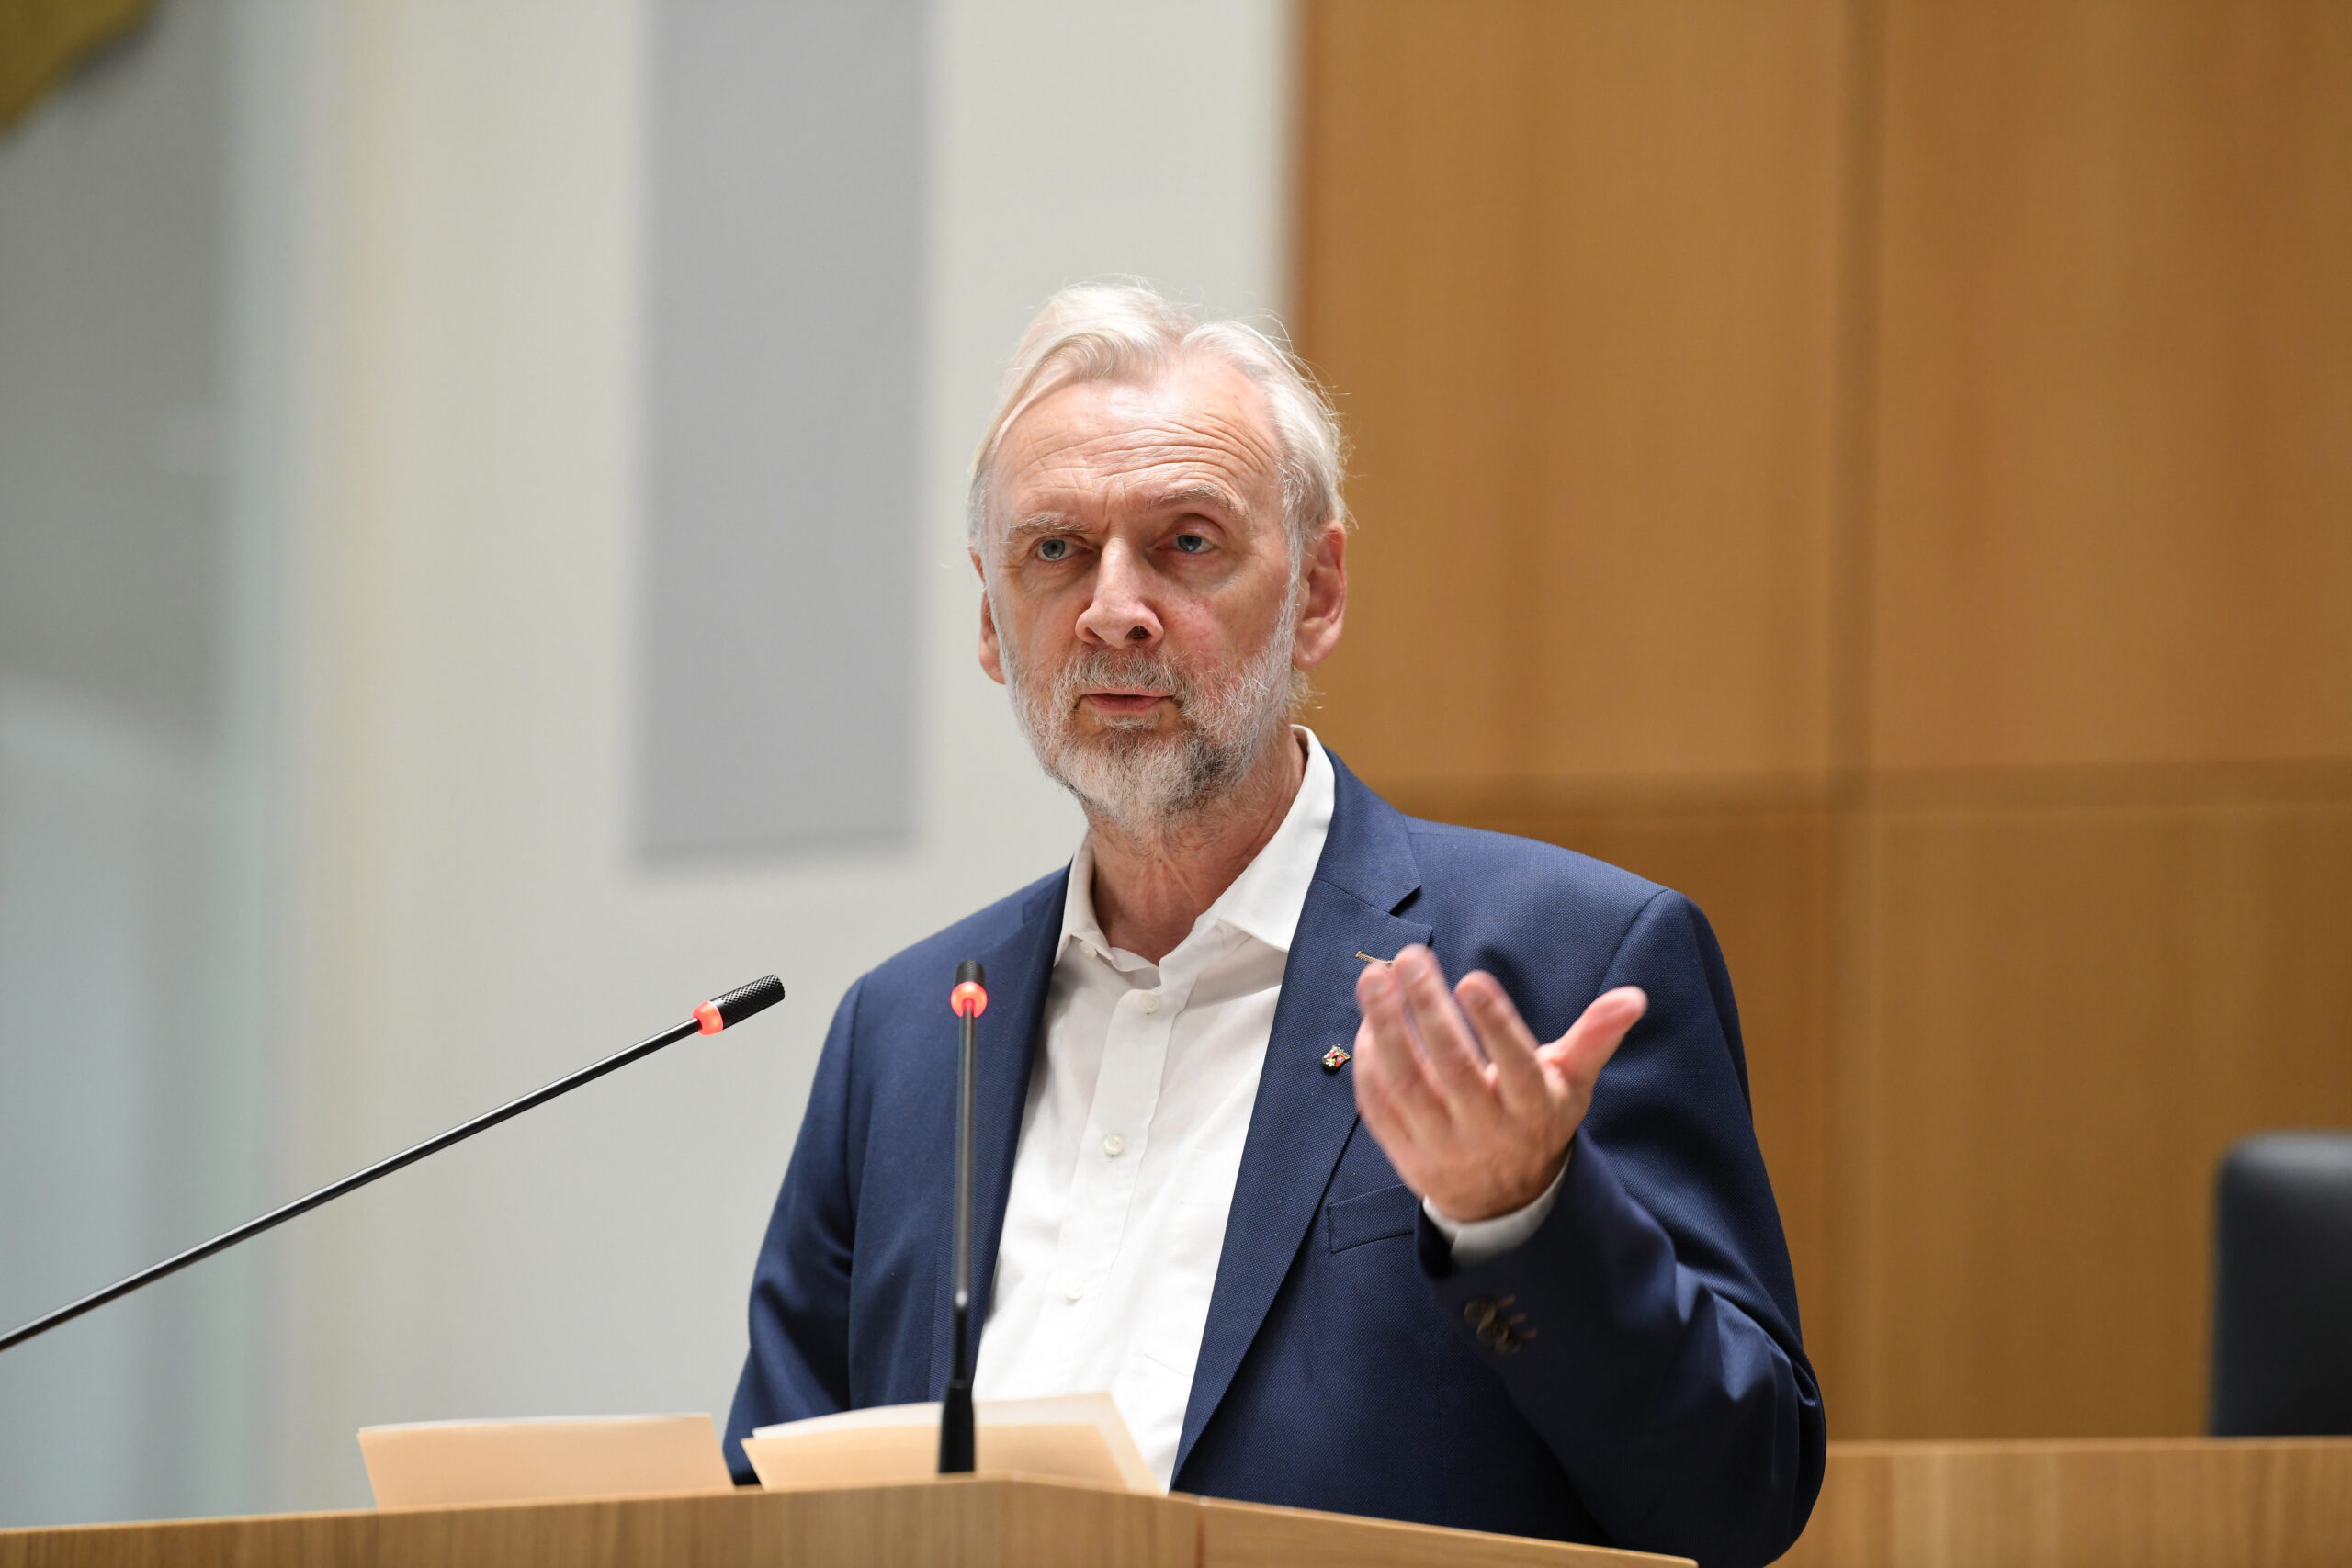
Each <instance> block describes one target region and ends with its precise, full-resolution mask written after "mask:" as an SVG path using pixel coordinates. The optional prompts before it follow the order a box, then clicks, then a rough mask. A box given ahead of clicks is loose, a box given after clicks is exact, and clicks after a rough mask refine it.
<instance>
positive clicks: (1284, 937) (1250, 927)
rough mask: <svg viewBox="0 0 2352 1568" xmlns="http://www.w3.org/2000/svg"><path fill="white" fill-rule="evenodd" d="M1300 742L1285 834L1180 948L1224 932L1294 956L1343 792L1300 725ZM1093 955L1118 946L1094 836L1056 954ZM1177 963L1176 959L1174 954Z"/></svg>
mask: <svg viewBox="0 0 2352 1568" xmlns="http://www.w3.org/2000/svg"><path fill="white" fill-rule="evenodd" d="M1291 731H1292V733H1293V734H1295V735H1296V736H1297V737H1298V738H1299V739H1300V740H1301V742H1302V743H1303V744H1304V745H1305V746H1306V777H1304V778H1303V779H1301V780H1300V781H1299V785H1298V794H1297V795H1294V796H1293V797H1292V798H1291V803H1290V810H1289V811H1288V812H1286V813H1284V814H1283V820H1282V826H1281V827H1279V828H1276V829H1274V836H1273V837H1272V838H1271V839H1269V840H1266V847H1265V848H1263V849H1261V850H1260V851H1259V852H1258V855H1257V858H1256V859H1254V860H1252V861H1251V862H1250V863H1249V864H1248V865H1247V866H1245V867H1243V868H1242V872H1241V874H1240V875H1239V876H1237V877H1235V878H1234V879H1233V885H1232V886H1229V887H1227V889H1226V890H1225V891H1224V892H1223V893H1220V894H1218V895H1217V897H1216V902H1215V903H1213V904H1211V905H1210V906H1209V907H1208V908H1206V909H1205V910H1204V911H1202V913H1201V918H1200V919H1198V920H1196V921H1194V922H1193V931H1192V934H1191V935H1189V936H1187V937H1186V938H1185V939H1184V942H1182V943H1180V944H1179V947H1180V948H1181V947H1182V946H1186V945H1189V944H1190V943H1191V942H1193V941H1194V940H1195V939H1196V938H1198V937H1199V936H1200V934H1201V933H1202V932H1204V931H1211V930H1214V929H1215V928H1216V927H1217V926H1220V925H1223V926H1227V927H1229V928H1231V929H1232V930H1234V931H1239V932H1241V933H1243V934H1244V935H1247V936H1251V937H1255V938H1256V939H1257V940H1258V941H1260V942H1264V943H1265V944H1266V945H1267V946H1268V947H1271V948H1272V949H1273V950H1274V951H1275V952H1277V953H1288V952H1289V951H1290V944H1291V938H1292V936H1293V935H1294V934H1295V932H1296V931H1297V930H1298V917H1299V914H1300V912H1301V911H1303V910H1304V909H1305V908H1306V891H1307V888H1308V887H1309V886H1311V885H1312V884H1313V883H1314V881H1315V868H1316V866H1317V864H1318V863H1321V861H1322V859H1323V843H1324V840H1326V839H1328V838H1329V836H1330V832H1331V807H1332V803H1333V801H1334V799H1335V798H1336V796H1337V795H1338V789H1339V786H1338V784H1337V781H1336V779H1335V778H1334V776H1333V774H1332V772H1331V759H1330V757H1329V755H1328V754H1326V753H1325V751H1324V750H1323V742H1322V741H1320V740H1318V739H1316V736H1315V732H1314V731H1313V730H1311V729H1309V728H1306V726H1305V725H1303V724H1300V725H1293V726H1292V727H1291ZM1072 938H1076V939H1077V940H1078V941H1080V942H1083V943H1085V944H1087V945H1089V946H1091V947H1092V948H1093V949H1095V950H1096V951H1097V952H1099V953H1103V954H1104V955H1105V956H1108V955H1109V953H1111V951H1112V949H1111V943H1110V942H1109V940H1108V939H1106V938H1105V937H1104V936H1103V928H1102V925H1101V924H1100V922H1098V921H1097V920H1096V919H1095V918H1094V839H1093V835H1091V834H1089V835H1088V836H1087V837H1086V839H1085V840H1083V841H1082V842H1080V845H1079V846H1078V853H1077V854H1076V855H1075V856H1074V857H1072V859H1071V861H1070V863H1069V888H1068V890H1067V891H1066V892H1065V893H1064V894H1063V896H1062V935H1061V944H1060V948H1059V949H1057V951H1066V950H1067V949H1068V948H1069V942H1070V940H1071V939H1072ZM1173 956H1174V954H1173V953H1171V954H1170V957H1171V958H1172V957H1173Z"/></svg>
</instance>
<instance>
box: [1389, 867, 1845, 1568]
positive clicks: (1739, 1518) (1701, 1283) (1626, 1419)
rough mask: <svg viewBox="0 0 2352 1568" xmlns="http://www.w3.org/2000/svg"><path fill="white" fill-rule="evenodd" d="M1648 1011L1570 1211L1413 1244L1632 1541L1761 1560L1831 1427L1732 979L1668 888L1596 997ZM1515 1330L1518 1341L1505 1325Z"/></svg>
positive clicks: (1531, 1413)
mask: <svg viewBox="0 0 2352 1568" xmlns="http://www.w3.org/2000/svg"><path fill="white" fill-rule="evenodd" d="M1623 985H1637V986H1640V987H1643V988H1644V989H1645V990H1646V991H1647V992H1648V993H1649V998H1650V1010H1649V1012H1648V1013H1647V1014H1646V1015H1645V1017H1644V1019H1643V1020H1642V1021H1641V1023H1640V1024H1638V1025H1637V1026H1636V1027H1635V1028H1634V1032H1632V1033H1631V1034H1629V1035H1628V1036H1627V1037H1626V1039H1625V1041H1624V1043H1623V1045H1621V1046H1620V1047H1619V1050H1618V1054H1617V1055H1616V1056H1615V1058H1614V1059H1612V1060H1611V1063H1610V1065H1609V1066H1608V1067H1607V1068H1606V1069H1604V1070H1603V1072H1602V1074H1601V1077H1600V1083H1599V1084H1598V1086H1597V1087H1596V1089H1595V1090H1594V1095H1593V1104H1592V1109H1591V1111H1590V1112H1589V1114H1588V1115H1587V1117H1586V1119H1585V1122H1584V1124H1583V1126H1582V1127H1580V1128H1579V1129H1578V1131H1577V1137H1576V1140H1575V1145H1574V1150H1573V1153H1572V1155H1571V1156H1570V1158H1569V1161H1568V1167H1567V1171H1566V1177H1565V1179H1564V1180H1563V1181H1562V1184H1561V1188H1560V1193H1559V1197H1558V1199H1557V1201H1555V1203H1554V1205H1553V1207H1552V1211H1551V1213H1549V1214H1548V1215H1546V1216H1545V1218H1544V1224H1543V1225H1542V1226H1541V1227H1540V1228H1539V1229H1538V1230H1537V1232H1536V1233H1535V1235H1533V1236H1532V1238H1530V1239H1529V1240H1528V1241H1527V1242H1526V1243H1524V1244H1523V1245H1521V1246H1520V1247H1516V1248H1514V1249H1513V1250H1511V1251H1510V1252H1506V1253H1503V1254H1501V1255H1500V1256H1498V1257H1496V1258H1489V1259H1487V1260H1486V1261H1484V1262H1481V1263H1478V1264H1476V1265H1473V1266H1470V1267H1467V1268H1464V1269H1454V1268H1453V1265H1452V1261H1451V1258H1450V1249H1449V1248H1448V1247H1446V1245H1445V1242H1444V1238H1443V1236H1442V1234H1441V1233H1439V1232H1438V1231H1437V1229H1436V1228H1435V1226H1434V1225H1432V1224H1430V1221H1429V1220H1428V1218H1427V1217H1426V1216H1423V1218H1422V1219H1421V1221H1420V1227H1421V1228H1420V1255H1421V1259H1422V1263H1423V1266H1424V1268H1425V1269H1426V1270H1427V1271H1428V1272H1429V1273H1430V1276H1431V1277H1432V1280H1433V1284H1434V1288H1435V1290H1436V1292H1437V1293H1438V1296H1439V1299H1440V1302H1441V1303H1442V1305H1443V1306H1444V1307H1445V1308H1446V1309H1447V1310H1448V1311H1449V1312H1450V1313H1451V1314H1453V1315H1455V1316H1456V1317H1457V1318H1461V1319H1463V1320H1464V1327H1463V1332H1464V1334H1465V1335H1472V1334H1474V1326H1473V1325H1476V1324H1477V1323H1481V1322H1486V1321H1487V1320H1488V1319H1491V1320H1492V1325H1490V1326H1488V1327H1487V1332H1486V1334H1485V1335H1484V1336H1483V1337H1477V1338H1476V1343H1477V1344H1478V1346H1479V1352H1478V1353H1479V1354H1480V1355H1481V1356H1482V1357H1484V1358H1485V1359H1486V1360H1487V1362H1488V1363H1489V1365H1491V1366H1492V1368H1493V1370H1494V1371H1495V1374H1496V1375H1497V1376H1498V1377H1499V1378H1500V1379H1501V1380H1502V1382H1503V1383H1504V1385H1505V1387H1506V1388H1507V1389H1508V1391H1509V1392H1510V1397H1511V1399H1512V1401H1513V1403H1514V1404H1517V1405H1518V1407H1519V1409H1520V1410H1521V1413H1522V1414H1523V1415H1524V1416H1526V1418H1527V1420H1528V1422H1529V1424H1530V1425H1532V1427H1534V1428H1535V1430H1536V1431H1537V1432H1538V1433H1539V1434H1541V1436H1542V1437H1543V1438H1544V1441H1545V1442H1546V1443H1547V1444H1548V1445H1549V1446H1550V1447H1551V1449H1552V1450H1553V1452H1554V1453H1555V1455H1556V1456H1557V1458H1558V1460H1559V1461H1560V1464H1561V1466H1562V1467H1563V1468H1564V1469H1565V1470H1566V1472H1567V1473H1568V1476H1569V1478H1570V1479H1571V1481H1572V1482H1573V1483H1574V1484H1575V1486H1576V1488H1577V1495H1578V1498H1579V1500H1580V1501H1581V1502H1582V1503H1583V1504H1584V1505H1585V1507H1586V1508H1587V1510H1588V1511H1589V1513H1590V1514H1591V1515H1592V1517H1594V1518H1595V1519H1596V1520H1598V1521H1599V1522H1600V1525H1601V1527H1602V1528H1603V1529H1606V1530H1608V1531H1609V1533H1610V1534H1611V1536H1612V1537H1613V1538H1614V1539H1615V1540H1616V1541H1617V1543H1618V1544H1619V1545H1621V1546H1625V1547H1630V1548H1639V1549H1642V1550H1645V1551H1665V1552H1674V1553H1679V1554H1683V1555H1688V1556H1691V1557H1695V1558H1697V1559H1698V1560H1699V1561H1700V1562H1703V1563H1706V1564H1708V1568H1718V1565H1721V1568H1733V1565H1736V1564H1743V1563H1764V1562H1770V1561H1771V1560H1772V1559H1773V1558H1775V1557H1778V1556H1779V1555H1780V1554H1781V1552H1783V1551H1786V1550H1787V1549H1788V1548H1789V1546H1790V1545H1791V1544H1792V1542H1793V1541H1794V1540H1796V1537H1797V1535H1798V1534H1799V1532H1800V1531H1802V1530H1803V1529H1804V1521H1805V1518H1806V1517H1807V1516H1808V1515H1809V1514H1810V1512H1811V1510H1812V1506H1813V1502H1814V1497H1815V1494H1816V1493H1817V1492H1818V1491H1819V1490H1820V1486H1821V1474H1822V1466H1823V1463H1824V1459H1825V1455H1826V1448H1827V1441H1828V1431H1827V1427H1826V1422H1825V1420H1824V1417H1823V1414H1822V1407H1821V1396H1820V1392H1819V1389H1818V1388H1817V1386H1816V1385H1815V1381H1814V1376H1813V1369H1812V1366H1811V1364H1810V1363H1809V1362H1808V1361H1807V1360H1806V1359H1805V1355H1804V1344H1803V1341H1802V1339H1801V1338H1800V1337H1799V1331H1798V1325H1797V1314H1796V1292H1795V1286H1794V1282H1793V1280H1792V1276H1791V1274H1790V1271H1789V1264H1788V1252H1787V1246H1786V1243H1785V1242H1784V1240H1783V1239H1782V1237H1781V1228H1780V1219H1779V1214H1778V1212H1777V1210H1776V1209H1775V1208H1774V1206H1773V1203H1772V1195H1771V1190H1770V1185H1769V1184H1768V1183H1767V1181H1766V1179H1765V1175H1764V1165H1763V1159H1762V1156H1761V1155H1760V1154H1759V1153H1758V1149H1757V1145H1756V1137H1755V1132H1754V1128H1753V1124H1752V1122H1751V1121H1750V1119H1749V1113H1748V1102H1747V1067H1746V1062H1745V1059H1744V1058H1743V1056H1742V1055H1741V1052H1740V1043H1739V1022H1738V1015H1737V1013H1736V1010H1735V1009H1734V1007H1733V1003H1732V998H1731V982H1730V978H1729V976H1728V975H1727V974H1726V972H1725V970H1724V963H1723V956H1722V953H1721V952H1720V951H1719V950H1718V948H1717V947H1716V945H1715V940H1714V935H1713V931H1710V930H1709V929H1708V926H1707V923H1706V919H1705V918H1704V917H1703V916H1702V915H1701V914H1700V913H1699V910H1698V908H1696V906H1694V905H1692V904H1691V902H1690V901H1689V900H1688V899H1686V898H1683V897H1681V896H1680V895H1679V894H1674V893H1668V892H1660V893H1658V894H1657V895H1656V896H1654V897H1652V898H1651V899H1650V900H1649V902H1648V903H1647V904H1646V905H1645V906H1644V907H1643V908H1642V909H1641V911H1640V913H1639V914H1637V915H1636V916H1635V917H1634V920H1633V923H1632V924H1631V926H1630V927H1629V928H1628V929H1627V931H1626V933H1625V936H1624V939H1623V942H1622V943H1621V944H1620V946H1619V948H1618V951H1617V953H1616V956H1615V957H1614V959H1613V960H1612V961H1611V964H1610V966H1609V969H1608V973H1607V976H1606V977H1605V979H1604V980H1603V981H1602V984H1601V989H1604V990H1605V989H1607V988H1609V987H1614V986H1623ZM1506 1330H1507V1331H1508V1332H1507V1334H1506V1332H1505V1331H1506Z"/></svg>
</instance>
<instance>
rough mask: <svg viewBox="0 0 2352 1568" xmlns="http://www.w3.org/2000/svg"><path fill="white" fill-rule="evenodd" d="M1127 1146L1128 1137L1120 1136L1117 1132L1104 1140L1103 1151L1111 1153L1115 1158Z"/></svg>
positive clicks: (1107, 1153)
mask: <svg viewBox="0 0 2352 1568" xmlns="http://www.w3.org/2000/svg"><path fill="white" fill-rule="evenodd" d="M1126 1146H1127V1141H1126V1139H1125V1138H1123V1137H1121V1136H1119V1134H1116V1133H1114V1134H1111V1135H1110V1136H1109V1137H1107V1138H1105V1139H1103V1153H1104V1154H1106V1155H1109V1156H1111V1157H1112V1158H1113V1159H1117V1158H1118V1157H1119V1155H1120V1153H1121V1151H1123V1150H1125V1148H1126Z"/></svg>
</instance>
